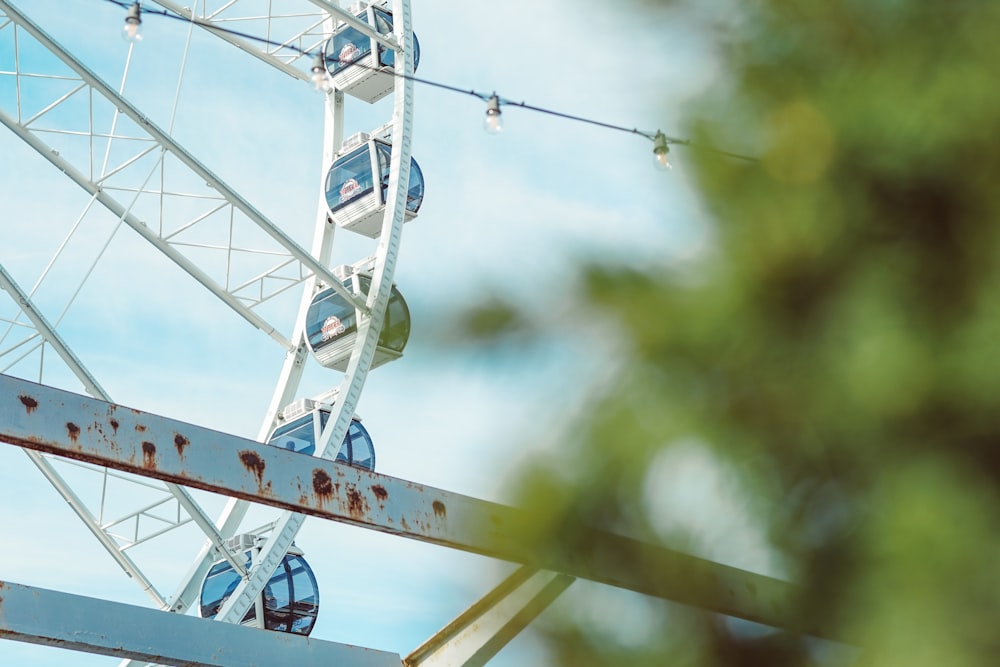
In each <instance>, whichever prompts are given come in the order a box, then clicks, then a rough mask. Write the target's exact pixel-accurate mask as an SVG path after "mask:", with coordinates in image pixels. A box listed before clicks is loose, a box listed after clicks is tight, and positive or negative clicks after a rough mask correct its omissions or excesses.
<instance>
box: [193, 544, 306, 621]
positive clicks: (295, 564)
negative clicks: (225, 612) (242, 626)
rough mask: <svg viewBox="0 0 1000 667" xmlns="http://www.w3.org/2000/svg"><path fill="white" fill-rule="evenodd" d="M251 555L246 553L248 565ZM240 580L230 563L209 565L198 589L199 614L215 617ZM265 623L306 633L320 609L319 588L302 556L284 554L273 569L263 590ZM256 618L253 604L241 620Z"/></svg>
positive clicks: (223, 562) (222, 562)
mask: <svg viewBox="0 0 1000 667" xmlns="http://www.w3.org/2000/svg"><path fill="white" fill-rule="evenodd" d="M250 563H251V557H250V554H249V553H247V562H246V565H247V568H249V567H250ZM239 582H240V576H239V575H238V574H236V572H235V571H234V570H233V568H232V566H230V564H229V563H228V562H226V561H220V562H218V563H216V564H215V565H213V566H212V569H211V570H209V572H208V576H207V577H206V578H205V583H204V584H203V585H202V590H201V617H202V618H214V617H215V616H216V615H217V614H218V613H219V610H220V609H221V608H222V605H223V604H225V602H226V600H227V599H228V598H229V596H230V595H232V593H233V591H234V590H235V589H236V586H237V584H239ZM261 594H262V596H263V603H264V627H265V628H266V629H268V630H276V631H278V632H294V633H296V634H301V635H308V634H309V633H310V632H311V631H312V628H313V625H314V624H315V622H316V615H317V614H318V612H319V588H318V587H317V585H316V577H315V576H314V575H313V573H312V570H311V569H310V568H309V565H308V564H307V563H306V562H305V559H303V558H301V557H299V556H293V555H291V554H289V555H286V556H285V557H284V559H282V561H281V563H280V564H279V565H278V567H277V568H276V569H275V571H274V574H273V575H271V578H270V579H269V580H268V582H267V585H266V586H264V590H263V591H262V593H261ZM256 618H257V610H256V608H255V607H254V606H251V607H250V610H249V611H248V612H247V613H246V615H245V616H244V617H243V621H242V622H243V623H247V622H250V621H253V620H255V619H256Z"/></svg>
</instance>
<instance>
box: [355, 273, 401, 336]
mask: <svg viewBox="0 0 1000 667" xmlns="http://www.w3.org/2000/svg"><path fill="white" fill-rule="evenodd" d="M358 282H359V283H360V286H361V291H362V292H363V293H364V294H368V292H369V290H371V285H372V281H371V278H369V277H368V276H358ZM409 338H410V309H409V308H407V306H406V302H405V301H403V296H402V295H401V294H400V293H399V290H397V289H396V288H395V287H393V289H392V294H391V295H390V297H389V305H388V307H386V309H385V321H384V322H383V323H382V331H381V333H379V337H378V344H379V346H381V347H386V348H389V349H390V350H395V351H396V352H402V351H403V348H404V347H406V341H407V340H409Z"/></svg>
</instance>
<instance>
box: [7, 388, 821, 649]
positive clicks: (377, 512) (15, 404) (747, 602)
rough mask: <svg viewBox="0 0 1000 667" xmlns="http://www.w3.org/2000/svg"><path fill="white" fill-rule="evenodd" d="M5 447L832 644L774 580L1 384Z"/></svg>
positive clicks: (110, 407)
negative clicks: (556, 535)
mask: <svg viewBox="0 0 1000 667" xmlns="http://www.w3.org/2000/svg"><path fill="white" fill-rule="evenodd" d="M0 440H3V441H6V442H9V443H11V444H14V445H17V446H21V447H25V448H28V449H34V450H38V451H43V452H49V453H52V454H57V455H60V456H67V457H70V458H75V459H79V460H84V461H89V462H92V463H96V464H98V465H104V466H107V467H111V468H117V469H120V470H125V471H127V472H132V473H136V474H139V475H145V476H148V477H153V478H156V479H162V480H164V481H168V482H174V483H178V484H185V485H188V486H193V487H197V488H201V489H205V490H207V491H212V492H215V493H222V494H225V495H230V496H235V497H237V498H242V499H244V500H251V501H255V502H260V503H264V504H267V505H271V506H274V507H280V508H282V509H288V510H291V511H295V512H302V513H305V514H309V515H312V516H317V517H320V518H324V519H328V520H333V521H340V522H344V523H348V524H352V525H356V526H361V527H365V528H371V529H374V530H378V531H381V532H385V533H390V534H393V535H399V536H402V537H408V538H411V539H415V540H420V541H422V542H430V543H433V544H438V545H441V546H446V547H450V548H454V549H460V550H463V551H468V552H472V553H477V554H482V555H485V556H491V557H494V558H500V559H503V560H507V561H512V562H516V563H525V564H529V565H532V566H534V567H538V568H540V569H546V570H552V571H554V572H561V573H564V574H568V575H571V576H574V577H580V578H584V579H590V580H593V581H598V582H602V583H606V584H610V585H612V586H618V587H621V588H626V589H630V590H634V591H637V592H640V593H645V594H648V595H654V596H657V597H662V598H666V599H669V600H674V601H677V602H680V603H683V604H687V605H691V606H695V607H699V608H701V609H705V610H708V611H712V612H716V613H721V614H726V615H729V616H736V617H739V618H744V619H747V620H751V621H755V622H758V623H763V624H765V625H770V626H773V627H787V628H790V629H793V630H795V631H798V632H804V633H806V634H812V635H816V636H820V637H827V638H831V639H837V637H835V636H831V635H830V634H829V633H828V632H826V631H825V630H824V629H823V628H819V627H803V626H804V623H803V622H802V620H801V619H798V618H793V617H792V616H790V614H789V613H788V609H789V608H790V603H791V601H793V600H794V599H795V597H796V596H797V595H799V594H800V591H799V590H798V587H797V586H795V585H793V584H791V583H788V582H785V581H781V580H779V579H774V578H772V577H767V576H764V575H760V574H755V573H753V572H747V571H745V570H740V569H737V568H733V567H729V566H726V565H722V564H720V563H715V562H712V561H708V560H705V559H703V558H698V557H696V556H691V555H689V554H685V553H682V552H679V551H674V550H672V549H667V548H664V547H660V546H658V545H652V544H646V543H642V542H639V541H637V540H633V539H630V538H626V537H622V536H620V535H615V534H613V533H608V532H606V531H601V530H595V529H589V530H588V529H583V530H580V531H579V532H577V533H575V534H574V536H573V538H574V543H573V545H571V546H572V547H573V548H571V549H568V550H560V551H546V552H544V553H542V552H539V551H538V550H537V548H536V547H535V545H533V544H532V543H531V542H528V541H524V540H523V539H521V538H519V535H521V534H522V533H521V529H520V527H521V526H523V525H525V524H526V523H527V522H528V521H527V520H528V519H530V516H529V515H527V514H526V513H525V512H524V511H523V510H519V509H516V508H513V507H507V506H504V505H500V504H497V503H492V502H488V501H484V500H477V499H475V498H470V497H468V496H463V495H460V494H457V493H451V492H448V491H443V490H440V489H435V488H433V487H427V486H423V485H420V484H416V483H414V482H408V481H406V480H402V479H397V478H394V477H389V476H388V475H381V474H378V473H374V472H368V471H365V470H361V469H358V468H353V467H351V466H347V465H343V464H339V463H336V462H333V461H328V460H325V459H318V458H315V457H311V456H304V455H302V454H298V453H295V452H290V451H287V450H283V449H279V448H277V447H271V446H268V445H263V444H260V443H258V442H254V441H252V440H246V439H244V438H239V437H236V436H233V435H227V434H224V433H219V432H217V431H212V430H210V429H206V428H203V427H199V426H195V425H192V424H187V423H185V422H182V421H178V420H175V419H169V418H167V417H159V416H156V415H152V414H149V413H144V412H141V411H138V410H132V409H129V408H123V407H119V406H117V405H114V404H111V403H106V402H104V401H99V400H96V399H93V398H89V397H87V396H81V395H78V394H72V393H69V392H65V391H61V390H57V389H53V388H51V387H45V386H43V385H39V384H35V383H33V382H28V381H26V380H20V379H17V378H13V377H9V376H4V375H0Z"/></svg>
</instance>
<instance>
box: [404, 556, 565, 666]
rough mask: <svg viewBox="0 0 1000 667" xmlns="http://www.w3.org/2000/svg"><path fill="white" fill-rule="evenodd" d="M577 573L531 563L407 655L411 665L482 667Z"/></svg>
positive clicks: (542, 609) (553, 598) (543, 609)
mask: <svg viewBox="0 0 1000 667" xmlns="http://www.w3.org/2000/svg"><path fill="white" fill-rule="evenodd" d="M574 581H575V579H574V578H573V577H570V576H568V575H565V574H556V573H554V572H540V571H538V570H536V569H534V568H531V567H528V566H526V565H523V566H521V567H520V568H518V569H517V570H515V571H514V573H513V574H511V575H510V576H509V577H507V578H506V579H504V580H503V581H502V582H500V584H499V585H498V586H497V587H496V588H494V589H493V590H492V591H490V592H489V593H487V594H486V595H485V596H484V597H483V598H482V599H480V600H478V601H476V603H475V604H473V605H472V606H471V607H469V608H468V609H467V610H466V611H464V612H463V613H462V614H461V615H459V616H458V617H457V618H456V619H455V620H453V621H452V622H451V623H449V624H448V625H446V626H445V627H444V628H442V629H441V631H440V632H438V633H437V634H435V635H434V636H433V637H431V638H430V639H428V640H427V641H426V642H424V643H423V644H422V645H421V646H420V647H419V648H418V649H416V650H415V651H413V653H411V654H410V655H408V656H406V658H404V659H403V664H404V665H406V667H418V666H420V667H482V665H485V664H486V663H487V662H489V661H490V660H491V659H492V658H493V656H495V655H496V654H497V653H499V652H500V649H502V648H503V647H504V646H506V645H507V644H508V643H510V640H512V639H513V638H514V637H516V636H517V635H518V633H519V632H521V630H524V628H526V627H527V626H528V624H529V623H531V621H533V620H534V619H535V617H537V616H538V615H539V614H540V613H542V612H543V611H545V609H546V608H547V607H548V606H549V605H550V604H552V603H553V602H554V601H555V599H556V598H557V597H559V596H560V595H561V594H562V592H563V591H565V590H566V589H567V588H568V587H569V585H570V584H572V583H573V582H574Z"/></svg>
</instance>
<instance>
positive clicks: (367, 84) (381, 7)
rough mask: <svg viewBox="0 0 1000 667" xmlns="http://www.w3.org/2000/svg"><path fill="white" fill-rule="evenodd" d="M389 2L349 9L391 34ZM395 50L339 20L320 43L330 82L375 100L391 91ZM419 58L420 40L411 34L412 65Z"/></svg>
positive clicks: (372, 100)
mask: <svg viewBox="0 0 1000 667" xmlns="http://www.w3.org/2000/svg"><path fill="white" fill-rule="evenodd" d="M388 4H389V3H388V2H382V3H377V4H374V5H368V6H366V5H365V3H357V4H355V5H354V6H352V7H351V9H350V12H351V13H352V14H354V15H355V16H357V17H358V18H359V19H361V20H363V21H365V22H367V23H368V24H369V25H371V26H373V27H374V28H375V30H376V31H377V32H378V33H380V34H382V35H389V36H391V35H392V34H393V23H392V11H391V10H390V9H389V8H388ZM395 57H396V52H395V51H393V50H392V49H390V48H388V47H386V46H385V44H382V43H380V42H379V41H378V40H377V39H375V38H374V37H370V36H368V35H365V34H363V33H362V32H361V31H360V30H358V29H357V28H354V27H353V26H350V25H347V24H346V23H343V22H340V23H338V24H337V27H336V29H335V31H334V33H333V36H331V37H330V39H328V40H327V41H326V43H325V44H324V45H323V62H324V64H325V65H326V69H327V72H329V73H330V77H331V80H332V81H333V85H334V87H335V88H336V89H337V90H340V91H343V92H345V93H347V94H348V95H351V96H352V97H356V98H358V99H360V100H364V101H365V102H377V101H378V100H380V99H382V98H383V97H385V96H386V95H388V94H389V93H391V92H392V90H393V86H394V84H395V82H394V80H393V79H394V77H395V73H394V66H395ZM419 62H420V43H419V42H418V41H417V37H416V35H414V36H413V69H414V70H416V68H417V64H418V63H419Z"/></svg>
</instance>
